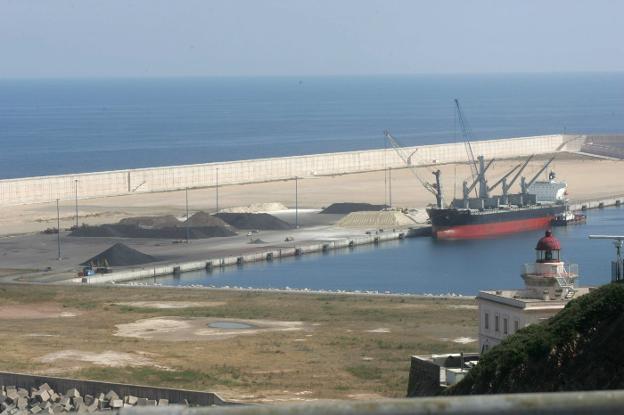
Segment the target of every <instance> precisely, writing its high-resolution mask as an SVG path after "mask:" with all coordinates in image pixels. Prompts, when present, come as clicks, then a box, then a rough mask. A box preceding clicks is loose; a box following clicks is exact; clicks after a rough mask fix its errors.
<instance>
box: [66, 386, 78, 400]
mask: <svg viewBox="0 0 624 415" xmlns="http://www.w3.org/2000/svg"><path fill="white" fill-rule="evenodd" d="M65 396H68V397H70V398H78V397H79V396H80V392H78V389H76V388H71V389H69V390H68V391H67V392H65Z"/></svg>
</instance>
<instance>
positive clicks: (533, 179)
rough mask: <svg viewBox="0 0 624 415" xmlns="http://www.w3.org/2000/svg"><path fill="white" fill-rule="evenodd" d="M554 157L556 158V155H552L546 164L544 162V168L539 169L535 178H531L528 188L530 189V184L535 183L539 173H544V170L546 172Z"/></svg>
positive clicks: (527, 184)
mask: <svg viewBox="0 0 624 415" xmlns="http://www.w3.org/2000/svg"><path fill="white" fill-rule="evenodd" d="M554 159H555V156H552V157H551V158H550V160H548V162H546V164H544V165H543V166H542V168H541V169H539V171H538V172H537V173H536V174H535V176H533V178H532V179H531V180H529V181H528V182H527V183H526V189H528V188H529V186H531V185H532V184H533V183H535V180H537V178H538V177H539V175H540V174H542V172H544V170H546V168H547V167H548V166H550V163H552V162H553V160H554Z"/></svg>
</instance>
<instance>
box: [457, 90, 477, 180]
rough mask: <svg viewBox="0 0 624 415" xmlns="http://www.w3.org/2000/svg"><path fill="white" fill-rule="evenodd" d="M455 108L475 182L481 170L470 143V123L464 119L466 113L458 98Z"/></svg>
mask: <svg viewBox="0 0 624 415" xmlns="http://www.w3.org/2000/svg"><path fill="white" fill-rule="evenodd" d="M455 108H456V109H457V120H458V121H459V127H460V128H461V131H462V137H463V138H464V146H465V147H466V153H467V154H468V162H469V163H470V171H471V172H472V179H473V180H475V179H476V177H477V176H478V175H479V170H478V168H477V159H476V158H475V156H474V152H473V151H472V144H471V143H470V136H471V133H470V127H469V126H468V121H467V120H466V118H465V117H464V113H463V111H462V109H461V105H460V104H459V100H458V99H457V98H455Z"/></svg>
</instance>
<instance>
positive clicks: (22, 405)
mask: <svg viewBox="0 0 624 415" xmlns="http://www.w3.org/2000/svg"><path fill="white" fill-rule="evenodd" d="M15 406H17V409H26V407H27V406H28V399H26V398H25V397H23V396H20V397H19V398H17V402H16V403H15Z"/></svg>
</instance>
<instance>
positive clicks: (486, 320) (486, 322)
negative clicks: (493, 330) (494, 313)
mask: <svg viewBox="0 0 624 415" xmlns="http://www.w3.org/2000/svg"><path fill="white" fill-rule="evenodd" d="M483 325H484V327H485V329H486V330H489V329H490V314H489V313H485V318H484V320H483Z"/></svg>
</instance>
